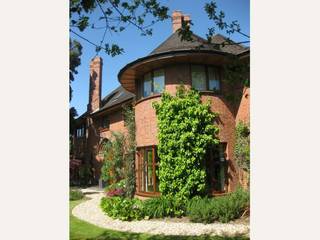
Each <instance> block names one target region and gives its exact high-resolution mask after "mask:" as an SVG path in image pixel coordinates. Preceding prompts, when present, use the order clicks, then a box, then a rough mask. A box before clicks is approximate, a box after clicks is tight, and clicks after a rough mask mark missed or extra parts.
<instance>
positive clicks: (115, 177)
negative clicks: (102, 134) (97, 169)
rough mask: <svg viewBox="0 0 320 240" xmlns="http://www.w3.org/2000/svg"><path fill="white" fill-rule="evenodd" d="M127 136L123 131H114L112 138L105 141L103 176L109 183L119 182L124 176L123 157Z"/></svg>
mask: <svg viewBox="0 0 320 240" xmlns="http://www.w3.org/2000/svg"><path fill="white" fill-rule="evenodd" d="M124 142H125V137H124V135H123V134H122V133H118V132H112V139H111V140H110V141H107V142H105V143H103V146H102V152H103V165H102V168H101V178H102V179H103V180H104V181H106V182H107V183H108V184H113V183H116V182H119V181H120V180H121V179H123V177H124V168H123V159H124V155H125V147H124V146H125V145H124Z"/></svg>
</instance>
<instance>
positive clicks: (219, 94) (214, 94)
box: [200, 90, 222, 96]
mask: <svg viewBox="0 0 320 240" xmlns="http://www.w3.org/2000/svg"><path fill="white" fill-rule="evenodd" d="M200 95H212V96H221V95H222V93H221V91H209V90H205V91H200Z"/></svg>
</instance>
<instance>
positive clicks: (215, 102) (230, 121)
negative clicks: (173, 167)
mask: <svg viewBox="0 0 320 240" xmlns="http://www.w3.org/2000/svg"><path fill="white" fill-rule="evenodd" d="M165 76H166V87H165V89H166V91H167V92H169V93H171V94H175V92H176V87H177V86H179V85H180V83H184V85H185V86H186V87H187V88H190V87H191V77H190V67H189V65H188V64H180V65H175V66H170V67H166V68H165ZM201 99H202V100H203V101H207V100H211V110H212V111H214V112H218V113H219V118H218V121H217V123H218V125H219V129H220V132H219V139H220V141H221V142H226V143H227V150H226V151H227V156H226V157H227V160H228V161H229V171H228V174H229V177H228V178H229V185H228V191H233V190H234V189H235V187H236V185H237V183H238V173H237V172H238V169H237V166H236V164H235V162H234V161H233V150H234V140H235V139H234V134H235V114H234V112H235V111H234V109H232V108H231V106H230V104H228V103H227V102H226V100H225V99H224V98H223V97H222V96H221V95H213V94H211V93H202V97H201ZM159 100H160V97H159V96H158V97H154V98H148V99H146V100H142V101H139V102H138V103H137V104H136V106H135V115H136V140H137V146H138V147H142V146H148V145H157V144H158V140H157V137H156V136H157V118H156V114H155V110H154V109H153V107H152V102H154V101H159Z"/></svg>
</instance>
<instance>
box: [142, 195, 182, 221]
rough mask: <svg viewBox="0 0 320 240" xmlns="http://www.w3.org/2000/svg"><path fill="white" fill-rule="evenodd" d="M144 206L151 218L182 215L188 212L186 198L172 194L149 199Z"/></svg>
mask: <svg viewBox="0 0 320 240" xmlns="http://www.w3.org/2000/svg"><path fill="white" fill-rule="evenodd" d="M143 208H144V214H145V216H147V217H149V218H163V217H182V216H184V215H185V213H186V204H185V200H183V199H179V198H177V197H170V196H161V197H157V198H151V199H148V200H146V201H145V202H144V203H143Z"/></svg>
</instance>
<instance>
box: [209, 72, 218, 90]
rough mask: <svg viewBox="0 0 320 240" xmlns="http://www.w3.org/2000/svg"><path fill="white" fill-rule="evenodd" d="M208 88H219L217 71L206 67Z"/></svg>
mask: <svg viewBox="0 0 320 240" xmlns="http://www.w3.org/2000/svg"><path fill="white" fill-rule="evenodd" d="M208 77H209V90H216V91H217V90H220V80H219V72H218V70H217V69H216V68H213V67H209V68H208Z"/></svg>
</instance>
